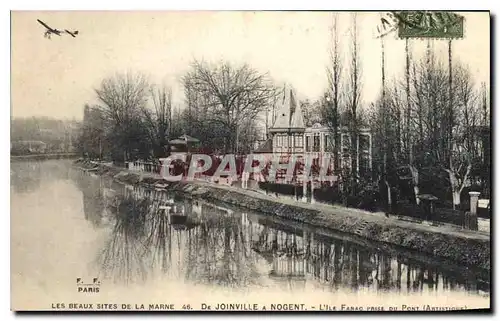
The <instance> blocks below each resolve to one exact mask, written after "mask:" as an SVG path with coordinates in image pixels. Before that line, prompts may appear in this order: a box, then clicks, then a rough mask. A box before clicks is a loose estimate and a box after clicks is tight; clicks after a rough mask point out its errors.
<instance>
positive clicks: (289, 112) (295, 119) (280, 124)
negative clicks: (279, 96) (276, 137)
mask: <svg viewBox="0 0 500 321" xmlns="http://www.w3.org/2000/svg"><path fill="white" fill-rule="evenodd" d="M292 128H294V129H305V126H304V116H303V115H302V109H301V108H300V104H298V103H297V100H296V99H295V95H294V93H293V89H290V90H284V92H283V100H282V102H281V106H280V108H279V110H278V115H277V117H276V121H275V122H274V124H273V127H272V129H274V130H275V131H276V130H277V129H278V130H279V129H282V130H283V129H292Z"/></svg>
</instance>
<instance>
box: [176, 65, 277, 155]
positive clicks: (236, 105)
mask: <svg viewBox="0 0 500 321" xmlns="http://www.w3.org/2000/svg"><path fill="white" fill-rule="evenodd" d="M183 84H184V86H185V88H188V89H189V90H190V91H193V92H194V93H196V94H198V95H201V96H203V97H204V100H205V107H206V108H207V111H210V114H209V115H207V117H208V118H207V119H206V120H205V121H206V122H209V123H215V124H219V125H220V126H221V127H222V128H223V129H224V131H225V133H224V134H225V135H223V136H224V137H225V139H226V146H225V150H226V151H232V152H238V150H239V135H240V131H241V125H242V123H243V121H244V120H246V119H253V118H255V117H256V116H257V115H258V114H259V113H261V112H263V111H265V108H266V107H267V105H268V103H269V102H270V99H271V98H272V97H273V96H274V95H275V90H274V88H273V86H272V85H271V83H270V79H269V77H268V75H267V74H261V73H259V72H257V71H256V70H254V69H252V68H251V67H250V66H248V65H246V64H245V65H243V66H241V67H235V66H233V65H231V64H229V63H227V62H222V63H219V64H217V65H212V64H208V63H205V62H200V61H194V62H193V63H192V65H191V70H190V71H189V72H188V73H187V74H186V75H185V76H184V77H183Z"/></svg>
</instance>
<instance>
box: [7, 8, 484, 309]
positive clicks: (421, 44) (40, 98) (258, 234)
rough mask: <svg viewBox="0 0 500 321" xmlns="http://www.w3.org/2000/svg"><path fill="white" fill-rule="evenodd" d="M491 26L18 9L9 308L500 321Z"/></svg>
mask: <svg viewBox="0 0 500 321" xmlns="http://www.w3.org/2000/svg"><path fill="white" fill-rule="evenodd" d="M490 19H491V18H490V13H489V12H487V11H483V12H481V11H477V12H467V11H461V12H451V11H425V10H421V11H418V10H416V11H384V12H377V11H356V12H354V11H353V12H349V11H339V12H335V11H310V12H308V11H297V12H294V11H116V12H113V11H12V12H11V41H12V43H11V95H12V97H11V98H12V107H11V137H10V140H11V149H10V181H11V186H10V193H11V196H10V197H11V204H10V206H11V213H10V220H11V226H10V229H11V241H10V242H11V245H10V247H11V275H10V278H11V309H12V310H14V311H35V310H38V311H39V310H46V311H207V312H208V311H210V312H214V311H328V312H338V311H353V312H354V311H374V312H381V311H419V312H420V311H430V312H436V311H438V312H446V311H452V310H478V309H481V310H489V309H490V308H491V303H490V296H491V252H490V251H491V248H490V245H491V233H490V232H491V226H490V217H491V198H492V197H491V173H492V169H491V165H492V164H491V132H492V131H491V121H490V118H491V117H490V109H491V108H490V106H491V101H490V68H491V65H490V59H491V58H490V46H491V44H490Z"/></svg>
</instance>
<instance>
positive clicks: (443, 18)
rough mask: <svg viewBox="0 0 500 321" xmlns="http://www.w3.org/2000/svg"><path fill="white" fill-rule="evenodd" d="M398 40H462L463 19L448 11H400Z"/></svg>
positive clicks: (397, 14) (398, 15)
mask: <svg viewBox="0 0 500 321" xmlns="http://www.w3.org/2000/svg"><path fill="white" fill-rule="evenodd" d="M396 16H397V17H398V20H399V28H398V29H399V30H398V35H399V37H400V38H463V35H464V18H463V17H462V16H460V15H458V14H456V13H453V12H448V11H400V12H398V13H396Z"/></svg>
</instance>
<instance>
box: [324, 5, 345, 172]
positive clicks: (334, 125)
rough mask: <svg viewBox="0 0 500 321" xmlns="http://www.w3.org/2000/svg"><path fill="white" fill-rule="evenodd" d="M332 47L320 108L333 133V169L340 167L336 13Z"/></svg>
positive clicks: (338, 69)
mask: <svg viewBox="0 0 500 321" xmlns="http://www.w3.org/2000/svg"><path fill="white" fill-rule="evenodd" d="M330 32H331V36H332V47H331V49H330V66H328V67H327V76H328V84H329V90H328V93H327V101H326V104H325V105H324V106H325V107H324V108H323V109H322V113H321V114H322V118H323V120H324V121H325V123H326V125H327V126H328V127H329V129H330V132H331V133H332V135H333V159H334V164H335V170H338V169H340V168H341V162H340V151H339V147H340V133H339V129H340V127H341V126H340V112H339V109H340V98H341V95H340V90H341V87H340V86H341V82H342V78H341V76H342V62H341V60H340V41H339V35H338V15H337V14H335V16H334V18H333V25H332V28H331V31H330Z"/></svg>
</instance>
